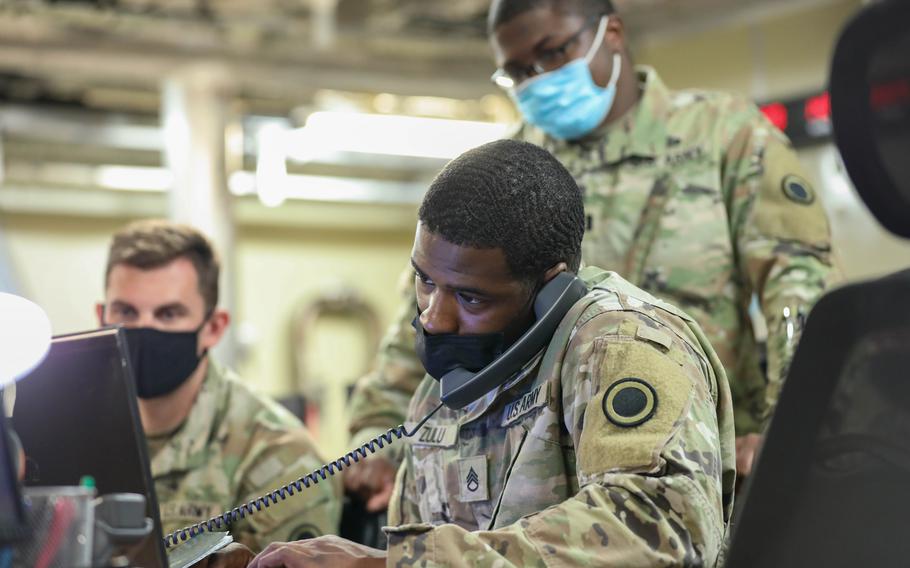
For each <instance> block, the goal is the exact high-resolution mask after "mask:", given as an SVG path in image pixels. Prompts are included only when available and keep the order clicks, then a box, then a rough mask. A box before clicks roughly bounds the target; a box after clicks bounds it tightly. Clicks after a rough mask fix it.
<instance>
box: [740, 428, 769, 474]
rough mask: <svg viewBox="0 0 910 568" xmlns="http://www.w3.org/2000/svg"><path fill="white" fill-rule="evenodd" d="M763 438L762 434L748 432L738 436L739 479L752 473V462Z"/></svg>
mask: <svg viewBox="0 0 910 568" xmlns="http://www.w3.org/2000/svg"><path fill="white" fill-rule="evenodd" d="M763 439H764V438H763V436H762V435H761V434H746V435H745V436H739V437H738V438H736V475H737V477H738V478H739V479H742V478H744V477H747V476H748V475H749V474H751V473H752V464H753V463H754V462H755V455H756V454H757V453H758V450H759V448H761V444H762V440H763Z"/></svg>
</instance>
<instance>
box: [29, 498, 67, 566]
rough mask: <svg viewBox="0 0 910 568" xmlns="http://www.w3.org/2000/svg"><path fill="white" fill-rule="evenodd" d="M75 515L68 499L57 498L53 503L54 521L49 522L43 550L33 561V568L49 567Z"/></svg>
mask: <svg viewBox="0 0 910 568" xmlns="http://www.w3.org/2000/svg"><path fill="white" fill-rule="evenodd" d="M75 513H76V507H75V506H74V505H73V503H72V502H71V501H70V500H69V499H67V498H65V497H59V498H57V502H56V503H54V519H53V520H52V521H51V527H50V529H49V530H48V533H47V540H45V544H44V548H43V549H42V550H41V554H39V555H38V559H37V560H36V561H35V568H47V567H48V566H50V565H51V562H53V560H54V558H56V556H57V553H58V552H60V547H61V546H62V545H63V541H64V538H65V537H66V532H67V530H69V528H70V524H71V523H72V520H73V516H74V515H75Z"/></svg>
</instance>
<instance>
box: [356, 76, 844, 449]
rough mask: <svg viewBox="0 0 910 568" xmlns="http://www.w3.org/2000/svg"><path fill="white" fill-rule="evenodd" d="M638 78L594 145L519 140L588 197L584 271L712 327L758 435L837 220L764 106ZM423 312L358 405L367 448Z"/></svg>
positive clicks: (744, 422) (395, 389) (400, 386)
mask: <svg viewBox="0 0 910 568" xmlns="http://www.w3.org/2000/svg"><path fill="white" fill-rule="evenodd" d="M638 73H639V78H640V81H641V84H642V91H643V95H642V98H641V101H640V102H639V103H638V105H637V106H636V107H635V108H633V109H632V110H631V111H629V112H628V113H627V114H626V115H625V116H624V117H622V118H621V119H620V120H618V121H616V122H614V123H612V124H609V125H605V126H603V127H601V128H599V129H598V130H596V131H594V132H593V133H591V134H590V135H589V136H587V137H585V138H584V139H582V140H577V141H572V142H566V141H560V140H555V139H553V138H550V137H548V136H546V135H545V134H544V133H543V132H542V131H540V130H538V129H536V128H534V127H531V126H528V125H524V126H523V127H522V128H521V129H520V130H519V132H518V133H517V135H516V136H517V137H518V138H520V139H524V140H527V141H529V142H533V143H535V144H538V145H540V146H542V147H544V148H546V149H547V150H549V151H550V152H552V153H553V154H554V155H555V156H556V157H557V158H558V159H559V160H560V161H561V162H562V163H563V165H565V166H566V168H567V169H568V170H569V172H571V173H572V176H573V177H574V178H575V179H576V181H578V183H579V185H580V186H581V187H582V189H583V190H584V192H585V210H586V214H587V223H588V226H587V231H586V234H585V238H584V241H583V242H582V251H583V258H584V261H585V262H586V263H589V264H593V265H596V266H602V267H604V268H607V269H610V270H615V271H617V272H619V273H620V274H622V275H623V277H625V278H628V279H629V281H630V282H632V283H633V284H635V285H637V286H639V287H641V288H642V289H644V290H647V291H649V292H651V293H652V294H654V295H655V296H657V297H659V298H662V299H665V300H667V301H669V302H671V303H673V304H674V305H677V306H679V307H680V308H682V309H684V310H685V311H686V312H687V313H688V314H689V315H691V316H692V317H693V318H694V319H695V320H696V321H697V322H699V324H700V325H701V326H702V328H703V329H704V331H705V334H706V335H707V336H708V339H710V341H711V344H712V345H713V346H714V348H715V349H716V350H717V354H718V355H719V356H720V359H721V361H722V362H723V364H724V367H725V369H726V371H727V377H728V379H729V381H730V385H731V389H732V392H733V401H734V410H735V415H736V431H737V434H738V435H742V434H746V433H751V432H759V431H761V430H762V429H763V427H764V426H765V425H766V423H767V420H768V418H769V417H770V415H771V411H772V410H773V408H774V404H775V402H776V401H777V397H778V395H779V392H780V387H781V384H782V381H783V377H784V376H786V370H787V367H788V366H789V363H790V360H791V358H792V355H793V350H794V348H795V345H796V342H797V340H798V338H799V334H800V332H801V330H802V321H803V318H804V317H805V315H806V314H807V313H808V311H809V309H810V308H811V306H812V305H813V304H814V302H815V300H816V299H817V298H818V297H819V296H820V295H821V294H822V292H823V291H824V289H825V286H826V284H827V283H828V281H829V280H830V279H831V277H832V274H833V271H832V264H831V252H830V250H831V246H830V234H829V229H828V221H827V218H826V216H825V212H824V209H823V208H822V205H821V202H820V200H819V199H818V197H817V196H816V195H815V194H814V192H813V190H812V188H811V186H810V185H809V183H808V182H807V181H806V180H805V178H804V177H803V175H802V167H801V166H800V164H799V162H798V160H797V158H796V155H795V153H794V152H793V150H792V149H791V147H790V145H789V143H788V142H787V140H786V138H785V137H784V136H783V134H781V133H780V131H778V130H777V129H776V128H774V127H773V126H772V125H771V124H770V123H769V122H768V121H767V120H766V119H765V118H764V116H763V115H762V114H761V113H760V112H759V110H758V109H757V108H756V107H755V105H754V104H752V103H750V102H748V101H746V100H745V99H742V98H738V97H735V96H732V95H728V94H723V93H712V92H702V91H678V92H673V91H669V90H668V89H667V88H666V87H665V86H664V84H663V83H662V82H661V81H660V79H659V78H658V76H657V74H656V73H655V72H654V71H653V70H651V69H649V68H647V67H640V68H638ZM753 293H754V294H757V296H758V298H759V300H760V305H761V309H762V313H763V315H764V317H765V320H766V321H767V327H768V372H767V377H766V375H765V374H764V373H762V371H761V369H760V367H759V350H758V347H757V345H756V341H755V337H754V335H753V332H752V326H751V320H750V318H749V315H748V307H749V303H750V300H751V298H752V295H753ZM413 305H414V304H413V300H411V305H410V306H409V307H408V309H405V310H403V311H402V317H403V318H404V319H402V321H401V322H399V323H398V324H397V327H396V328H395V329H393V330H392V332H391V333H390V335H389V336H388V337H387V341H386V342H385V343H384V348H385V350H384V352H383V354H382V355H381V358H380V366H379V367H377V370H376V371H375V372H374V373H373V374H371V375H369V376H368V377H366V378H365V379H364V380H363V381H362V383H361V385H360V387H359V389H358V391H357V393H356V394H355V400H354V404H353V407H354V409H355V412H358V413H357V414H355V415H354V420H353V421H352V432H355V433H356V434H355V437H359V436H360V435H362V434H361V433H358V429H364V428H367V427H371V428H373V429H378V427H380V426H385V427H388V426H389V425H390V422H393V421H394V420H385V421H383V420H384V418H385V417H386V416H390V415H392V414H393V413H395V412H396V410H395V409H396V408H397V414H398V415H397V416H396V418H398V417H400V416H401V409H403V408H404V407H403V406H401V400H402V399H406V397H407V395H408V394H410V393H411V392H413V390H414V389H415V388H416V385H417V384H418V382H419V381H420V379H421V377H420V375H419V374H417V373H413V372H412V370H413V369H414V362H415V359H414V354H413V347H411V348H410V349H411V352H410V353H407V354H405V351H404V350H405V349H406V348H407V346H409V345H412V344H413V333H412V332H411V331H410V330H409V329H408V326H407V325H406V322H407V323H409V322H410V319H411V318H413V314H414V308H413ZM785 311H786V313H789V314H790V315H789V317H785V316H784V314H785ZM358 409H359V410H358Z"/></svg>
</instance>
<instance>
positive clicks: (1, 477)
mask: <svg viewBox="0 0 910 568" xmlns="http://www.w3.org/2000/svg"><path fill="white" fill-rule="evenodd" d="M0 392H2V391H0ZM14 451H16V450H15V449H14V447H13V443H12V438H11V437H10V433H9V424H8V422H7V418H6V415H5V414H4V413H3V412H2V410H0V546H2V545H4V544H8V543H13V542H16V541H18V540H19V539H21V538H22V537H24V536H25V535H26V532H27V531H26V519H25V511H24V510H23V507H22V491H21V490H20V487H19V480H18V476H17V471H16V467H15V462H16V459H15V457H14V456H15V454H14V453H13V452H14Z"/></svg>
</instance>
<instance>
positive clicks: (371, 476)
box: [344, 456, 397, 513]
mask: <svg viewBox="0 0 910 568" xmlns="http://www.w3.org/2000/svg"><path fill="white" fill-rule="evenodd" d="M396 472H397V468H396V467H395V464H393V463H392V462H390V461H389V460H388V459H386V458H385V457H383V456H370V457H369V458H367V459H365V460H363V461H361V462H360V463H358V464H356V465H354V466H352V467H351V468H350V469H345V470H344V488H345V490H346V491H347V492H348V493H353V494H354V495H357V496H358V497H360V498H361V499H362V500H363V501H365V502H366V508H367V511H369V512H371V513H375V512H377V511H384V510H386V509H388V507H389V499H391V498H392V490H393V489H394V488H395V474H396Z"/></svg>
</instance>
